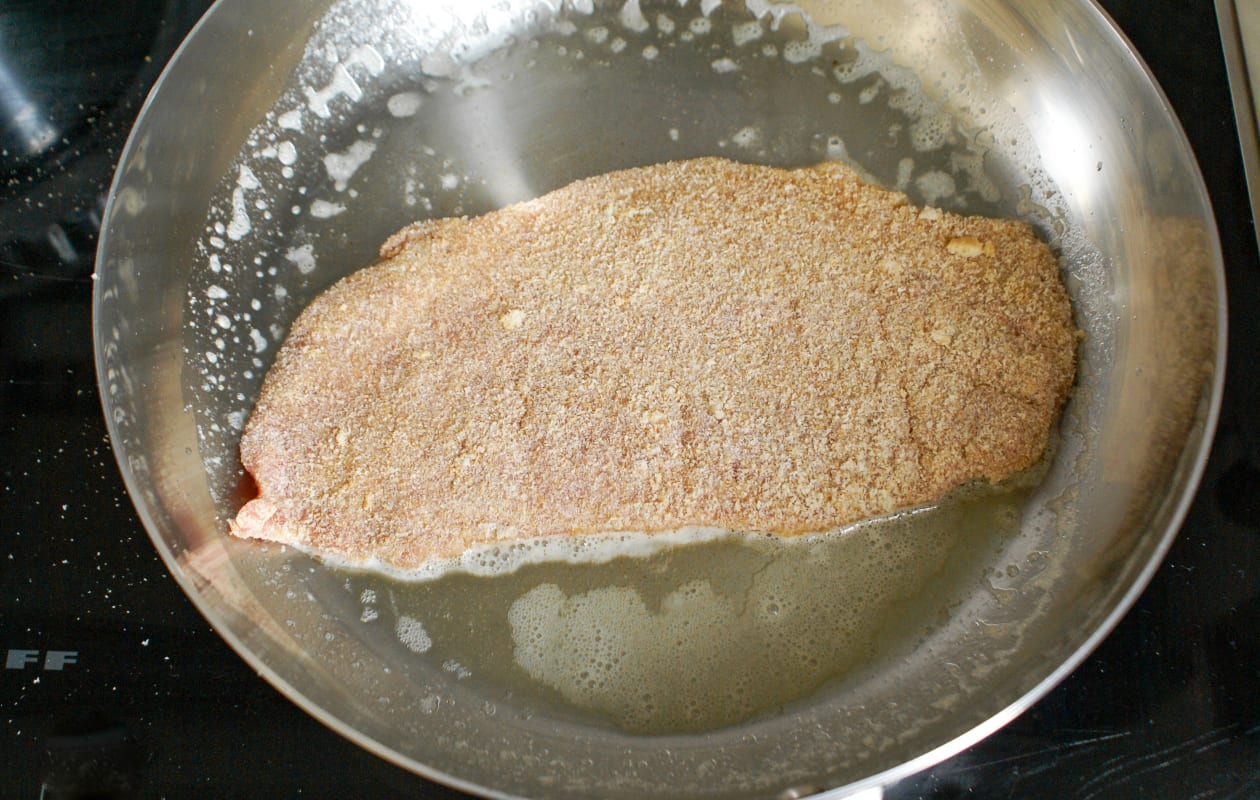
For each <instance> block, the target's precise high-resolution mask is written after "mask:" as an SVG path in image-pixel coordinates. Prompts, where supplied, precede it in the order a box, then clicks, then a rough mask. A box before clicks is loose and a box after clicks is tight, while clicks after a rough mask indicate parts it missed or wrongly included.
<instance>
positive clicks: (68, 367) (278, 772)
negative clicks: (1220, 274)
mask: <svg viewBox="0 0 1260 800" xmlns="http://www.w3.org/2000/svg"><path fill="white" fill-rule="evenodd" d="M207 5H208V3H207V2H205V0H133V1H131V2H128V1H125V0H99V1H98V2H90V3H83V2H53V1H52V0H16V1H14V0H9V2H5V3H3V4H0V130H2V133H3V135H2V136H0V408H2V409H3V413H2V414H0V651H2V652H3V655H4V662H5V668H4V670H3V671H2V673H0V797H5V798H10V797H11V798H89V797H91V798H123V797H146V798H148V797H155V798H156V797H171V798H183V797H215V798H226V797H251V798H252V797H346V796H351V797H358V796H362V797H401V796H408V797H435V798H437V797H457V796H459V795H458V793H456V792H453V791H451V790H449V789H446V788H443V787H439V786H436V785H434V784H431V783H428V782H426V781H423V780H421V779H420V778H417V777H415V776H413V775H411V774H409V773H407V772H405V771H403V770H401V769H399V768H397V767H394V766H392V765H390V764H388V763H386V762H384V761H382V760H380V759H378V758H376V757H374V756H372V755H370V754H368V753H367V752H365V751H363V750H360V749H359V748H358V747H357V746H355V745H352V744H351V743H349V742H348V741H346V740H344V739H342V738H341V737H339V736H338V735H337V734H334V733H333V732H331V731H330V730H328V729H326V728H324V727H323V726H322V725H321V724H320V723H318V722H316V721H315V720H314V719H312V718H311V717H309V716H307V715H306V714H305V713H304V712H302V711H300V710H299V709H298V708H297V707H296V706H294V705H292V704H291V703H290V702H289V701H288V700H286V699H285V698H284V697H283V696H281V695H280V694H279V693H278V692H277V691H276V690H274V689H273V688H271V686H270V685H268V684H267V683H266V682H264V681H263V680H262V679H261V678H259V677H258V676H257V675H256V674H254V673H253V671H252V670H251V669H250V668H249V667H248V666H246V664H245V663H244V662H243V661H242V660H240V659H239V658H238V657H237V656H236V655H235V654H234V653H233V652H232V651H231V650H230V649H229V648H228V647H227V645H226V644H224V643H223V641H222V640H220V639H219V637H218V636H217V635H216V634H215V633H214V632H213V631H212V630H211V629H210V627H209V625H208V624H207V623H206V622H205V621H204V620H203V619H202V618H201V617H200V616H199V615H198V613H197V612H196V611H195V610H194V609H193V607H192V605H191V603H190V602H189V601H188V600H187V599H186V598H185V597H184V595H183V594H182V593H181V591H180V589H179V588H178V587H177V586H176V584H175V583H174V581H172V580H171V579H169V578H168V577H167V574H166V570H165V568H164V567H163V565H162V563H161V561H160V560H159V559H158V557H157V555H156V552H155V550H154V549H153V547H152V546H151V545H150V543H149V541H148V538H147V536H146V534H145V532H144V530H143V528H142V527H141V525H140V522H139V521H138V519H137V517H136V515H135V513H134V511H133V509H132V506H131V503H130V501H129V499H128V498H127V496H126V493H125V491H124V489H123V486H122V483H121V480H120V478H119V475H118V472H117V470H116V468H115V465H114V460H113V455H112V453H111V451H110V447H109V442H108V440H107V437H106V433H105V427H104V422H103V420H102V416H101V409H100V403H99V400H98V398H97V394H96V381H95V376H94V374H93V361H92V339H91V327H90V325H91V295H92V279H91V275H92V271H93V268H94V265H93V250H94V247H95V241H96V228H97V226H98V225H99V219H100V212H101V209H102V207H103V200H104V194H105V192H106V190H107V188H108V183H109V179H110V175H111V172H112V169H113V165H114V163H115V161H116V159H117V157H118V154H119V152H120V150H121V147H122V145H123V142H124V140H125V137H126V134H127V131H128V129H129V127H130V125H131V122H132V121H133V120H134V118H135V115H136V113H137V112H138V109H139V106H140V104H141V102H142V101H143V98H144V96H145V94H146V92H147V91H148V88H149V86H150V85H151V84H152V83H153V81H154V80H155V79H156V77H157V75H158V73H159V71H160V68H161V65H162V64H163V63H165V61H166V60H167V59H168V58H169V57H170V54H171V53H172V51H173V50H174V48H175V47H176V46H177V44H178V42H179V40H180V39H181V38H182V36H183V35H184V34H185V33H186V32H187V30H188V29H189V28H190V27H191V25H192V24H193V23H194V22H195V21H196V19H197V18H198V16H199V15H200V14H201V13H202V12H203V11H204V10H205V8H206V6H207ZM1103 6H1104V7H1105V8H1106V9H1107V10H1108V11H1109V12H1110V13H1111V14H1112V15H1113V17H1114V18H1115V19H1116V21H1117V22H1118V24H1119V26H1120V27H1121V28H1122V29H1123V30H1124V32H1125V33H1126V34H1127V35H1128V36H1129V38H1130V39H1131V40H1132V42H1133V44H1134V45H1135V47H1136V48H1137V50H1138V51H1139V52H1140V53H1141V54H1142V56H1143V57H1144V58H1145V59H1146V61H1147V63H1148V64H1149V65H1150V67H1151V69H1152V71H1153V72H1154V73H1155V75H1156V77H1157V79H1158V80H1159V82H1160V84H1161V85H1162V86H1163V88H1164V90H1165V92H1166V93H1167V94H1168V97H1169V99H1170V101H1171V103H1172V105H1173V107H1174V108H1175V110H1176V111H1177V113H1178V115H1179V116H1180V118H1181V120H1182V122H1183V124H1184V126H1185V129H1186V132H1187V134H1188V136H1189V138H1190V141H1191V143H1192V145H1193V146H1194V150H1195V152H1196V154H1197V155H1198V158H1199V160H1200V164H1201V167H1202V170H1203V174H1204V177H1205V179H1206V181H1207V185H1208V188H1209V189H1210V192H1211V197H1212V202H1213V204H1214V207H1215V210H1216V214H1217V218H1218V221H1219V225H1220V234H1221V244H1222V247H1223V251H1224V255H1225V266H1226V273H1227V277H1228V282H1229V291H1230V326H1231V328H1230V334H1229V346H1230V357H1229V365H1228V379H1227V384H1226V395H1225V405H1224V409H1223V413H1222V416H1221V422H1220V428H1219V431H1218V433H1217V436H1216V440H1215V448H1214V451H1213V454H1212V458H1211V461H1210V462H1209V464H1208V467H1207V472H1206V474H1205V476H1204V480H1203V484H1202V487H1201V489H1200V491H1199V493H1198V495H1197V498H1196V500H1195V502H1194V505H1193V507H1192V509H1191V511H1190V515H1189V518H1188V519H1187V521H1186V523H1185V525H1184V527H1183V529H1182V532H1181V534H1180V536H1179V538H1178V539H1177V541H1176V542H1175V544H1174V545H1173V548H1172V551H1171V553H1170V554H1169V556H1168V558H1167V560H1166V562H1165V563H1164V565H1163V566H1162V568H1161V569H1160V570H1159V572H1158V574H1157V575H1156V576H1155V579H1154V581H1153V582H1152V583H1151V585H1150V587H1149V588H1148V589H1147V590H1146V592H1145V593H1144V594H1143V595H1142V597H1141V599H1140V600H1139V601H1138V603H1137V605H1136V606H1135V607H1134V608H1133V610H1132V611H1131V612H1130V613H1129V614H1128V615H1127V617H1126V618H1125V619H1124V620H1123V622H1122V623H1121V624H1120V626H1119V627H1118V628H1117V629H1116V631H1115V632H1114V633H1113V634H1112V635H1111V636H1110V637H1109V638H1107V639H1106V641H1105V642H1104V643H1103V644H1102V646H1101V647H1100V648H1099V649H1098V650H1097V652H1095V653H1094V654H1093V656H1092V657H1090V658H1089V659H1088V660H1087V661H1086V662H1085V663H1084V664H1083V665H1082V666H1081V667H1080V668H1079V669H1078V670H1077V671H1076V672H1075V673H1074V674H1073V675H1072V676H1070V677H1069V678H1068V679H1067V680H1066V681H1064V683H1063V684H1061V685H1060V686H1059V687H1058V688H1057V689H1055V690H1054V691H1053V692H1051V693H1050V694H1049V695H1048V696H1047V697H1046V698H1045V699H1043V700H1042V701H1041V702H1040V703H1038V704H1037V705H1035V706H1034V707H1033V708H1032V709H1031V710H1030V711H1028V712H1027V713H1025V714H1024V715H1023V716H1021V717H1019V718H1018V719H1016V720H1015V721H1014V722H1012V723H1011V724H1010V725H1008V726H1007V727H1006V728H1004V729H1003V730H1001V731H999V732H998V733H997V734H995V735H993V736H992V737H990V738H989V739H987V740H985V741H984V742H982V743H980V744H978V745H976V746H974V747H972V748H971V749H969V750H967V751H965V752H963V753H962V754H960V755H958V756H956V757H954V758H952V759H950V760H948V761H946V762H944V763H943V764H940V765H938V766H937V767H935V768H933V769H931V770H929V771H927V772H925V773H923V774H921V775H919V776H916V777H914V778H911V779H908V780H905V781H903V782H902V783H900V784H898V785H896V786H893V787H890V788H889V789H888V790H887V793H886V796H887V797H888V798H895V799H897V800H916V799H917V798H961V797H977V798H1080V799H1081V800H1093V799H1094V798H1131V797H1149V798H1197V799H1198V800H1209V799H1212V800H1227V799H1229V798H1257V797H1260V503H1258V501H1257V497H1260V425H1258V424H1257V422H1256V415H1257V411H1260V398H1258V397H1257V387H1258V386H1260V369H1258V368H1257V361H1258V359H1257V358H1256V356H1255V354H1256V352H1257V351H1258V350H1260V330H1258V328H1260V322H1258V321H1257V320H1258V319H1260V312H1257V310H1256V309H1257V307H1260V302H1258V301H1260V261H1258V260H1257V253H1256V241H1255V238H1254V230H1253V221H1252V217H1251V211H1250V208H1249V206H1248V200H1247V192H1246V185H1245V182H1244V173H1243V167H1242V161H1241V157H1240V151H1239V146H1238V140H1237V138H1236V136H1237V134H1236V129H1235V125H1234V116H1233V110H1232V107H1231V103H1230V94H1229V87H1228V84H1227V81H1226V71H1225V64H1224V61H1223V58H1222V54H1221V47H1220V39H1219V35H1218V29H1217V19H1216V15H1215V12H1214V8H1213V4H1212V2H1211V0H1105V2H1103Z"/></svg>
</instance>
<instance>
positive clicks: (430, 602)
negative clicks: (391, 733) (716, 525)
mask: <svg viewBox="0 0 1260 800" xmlns="http://www.w3.org/2000/svg"><path fill="white" fill-rule="evenodd" d="M1026 495H1027V490H1026V489H1005V490H1002V491H997V492H995V491H993V490H988V491H985V492H972V493H970V494H968V493H960V494H959V495H957V496H955V497H953V498H951V499H949V500H947V501H946V502H944V503H942V504H941V505H939V506H936V507H932V508H926V509H917V510H914V511H908V512H902V513H900V514H896V515H893V516H890V517H888V518H884V519H880V520H874V521H870V522H866V523H862V524H859V525H856V526H852V527H849V528H846V529H844V530H841V531H837V532H833V533H828V534H822V535H816V536H806V537H798V538H794V539H780V538H776V537H772V536H734V535H726V536H714V535H712V533H713V532H712V531H705V530H701V531H699V533H700V534H701V535H700V536H699V540H698V541H693V542H692V543H689V544H685V545H679V544H677V542H675V543H674V546H670V547H666V548H658V549H656V550H655V551H645V552H641V553H639V554H638V555H634V556H622V557H616V558H611V559H605V560H602V561H589V560H588V561H583V562H568V561H560V562H548V563H532V564H524V565H521V566H519V567H518V568H516V569H514V571H510V572H504V573H501V574H495V575H484V574H483V575H475V574H469V573H467V572H446V573H444V574H443V575H442V576H441V577H438V578H436V579H432V580H426V581H422V582H415V581H409V582H403V581H391V582H390V583H388V584H387V586H388V589H387V591H388V593H389V597H390V599H391V605H392V606H393V607H394V611H395V613H397V614H399V615H407V616H408V618H414V619H418V620H423V625H424V629H425V631H426V632H427V635H428V636H429V638H430V639H431V641H432V652H431V653H426V656H431V657H436V658H440V659H443V660H451V661H453V662H457V663H459V664H461V665H462V666H463V667H465V668H466V669H467V674H468V675H473V676H475V680H476V681H477V682H479V683H481V684H483V685H484V686H485V687H486V689H487V691H491V692H494V693H498V694H500V695H502V696H511V697H512V698H513V699H514V702H517V703H523V704H525V705H530V706H533V707H535V708H538V709H543V710H545V713H547V714H557V713H559V715H560V716H562V717H565V716H567V717H570V718H574V719H577V720H581V721H582V722H584V723H587V724H601V725H608V726H613V727H616V728H620V729H623V730H626V731H629V732H632V733H638V734H665V733H675V732H687V731H703V730H712V729H715V728H719V727H723V726H726V725H732V724H736V723H739V722H742V721H744V720H747V719H750V718H754V717H757V716H759V715H766V714H772V713H774V712H775V711H777V710H779V709H781V708H782V707H783V706H785V705H788V704H790V703H793V702H795V701H799V700H802V699H805V698H807V697H808V696H810V695H811V694H813V693H815V692H816V691H818V690H819V689H820V687H823V686H824V685H826V684H828V683H829V682H835V681H838V680H843V679H844V678H845V677H846V676H848V675H851V674H854V673H856V672H860V671H861V670H862V669H863V668H870V667H873V666H876V665H878V663H879V662H880V661H881V660H884V659H889V658H895V657H896V653H898V652H904V649H905V648H907V647H912V646H913V643H914V641H915V640H917V639H918V638H920V637H922V636H924V635H925V634H926V633H927V632H928V631H929V630H930V629H931V627H932V626H933V625H934V624H936V623H937V622H939V621H940V620H941V619H942V617H943V616H944V615H946V614H947V613H948V608H949V606H950V604H952V603H955V602H958V600H959V599H960V597H961V596H962V594H961V592H962V591H963V589H962V587H967V590H970V588H971V587H974V586H976V585H978V582H980V581H981V580H982V576H983V575H984V574H986V569H988V568H990V567H991V562H992V560H993V557H994V554H995V552H996V544H997V543H999V542H1000V541H1002V540H1003V539H1005V538H1006V537H1007V536H1009V535H1011V534H1013V533H1014V532H1015V531H1016V530H1018V527H1019V523H1020V519H1021V517H1022V513H1021V508H1022V505H1023V502H1024V500H1025V499H1026ZM705 534H707V535H705ZM684 538H685V537H684ZM606 544H607V543H606ZM557 709H559V712H557Z"/></svg>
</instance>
